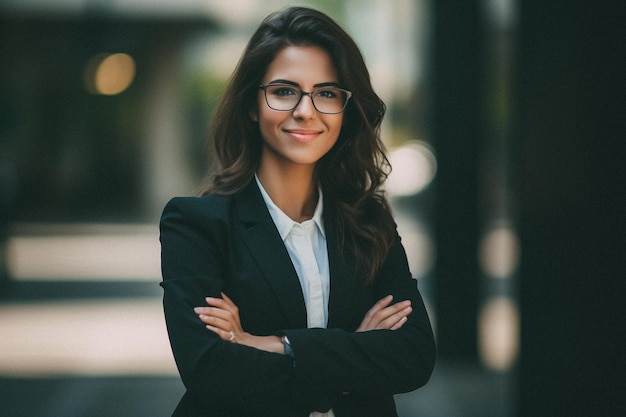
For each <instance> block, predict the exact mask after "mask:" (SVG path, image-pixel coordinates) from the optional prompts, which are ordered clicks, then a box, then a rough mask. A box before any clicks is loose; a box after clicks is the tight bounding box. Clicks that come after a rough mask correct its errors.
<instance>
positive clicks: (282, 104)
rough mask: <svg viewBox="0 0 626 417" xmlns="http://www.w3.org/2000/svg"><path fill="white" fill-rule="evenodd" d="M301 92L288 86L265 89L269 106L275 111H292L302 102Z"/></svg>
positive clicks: (270, 86) (271, 86)
mask: <svg viewBox="0 0 626 417" xmlns="http://www.w3.org/2000/svg"><path fill="white" fill-rule="evenodd" d="M300 95H301V92H300V90H299V89H298V88H296V87H291V86H287V85H268V86H267V87H266V89H265V98H266V100H267V105H268V106H270V107H271V108H272V109H274V110H282V111H286V110H292V109H293V108H294V107H296V105H297V104H298V101H299V100H300Z"/></svg>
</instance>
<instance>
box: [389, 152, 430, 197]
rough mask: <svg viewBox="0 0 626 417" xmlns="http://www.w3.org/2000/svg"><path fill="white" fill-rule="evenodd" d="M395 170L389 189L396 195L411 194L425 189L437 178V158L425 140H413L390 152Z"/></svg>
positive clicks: (390, 179) (392, 173)
mask: <svg viewBox="0 0 626 417" xmlns="http://www.w3.org/2000/svg"><path fill="white" fill-rule="evenodd" d="M389 161H390V162H391V166H392V167H393V170H392V171H391V174H390V175H389V178H388V179H387V189H388V190H389V192H390V193H391V195H394V196H411V195H415V194H418V193H420V192H421V191H423V190H424V189H425V188H426V187H428V185H429V184H430V183H431V182H432V180H433V179H434V178H435V174H436V173H437V160H436V158H435V154H434V153H433V151H432V150H431V148H430V147H429V146H428V145H427V144H426V143H424V142H420V141H411V142H409V143H407V144H406V145H404V146H402V147H399V148H397V149H394V150H392V151H391V152H390V154H389Z"/></svg>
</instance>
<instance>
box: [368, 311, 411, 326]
mask: <svg viewBox="0 0 626 417" xmlns="http://www.w3.org/2000/svg"><path fill="white" fill-rule="evenodd" d="M412 311H413V309H412V308H411V306H408V307H406V308H404V309H402V310H400V311H397V312H396V313H394V314H392V315H390V316H388V317H387V318H385V319H384V320H381V321H380V322H379V323H378V325H377V326H376V327H377V328H379V329H394V327H396V326H397V325H398V324H399V323H400V322H402V323H400V327H402V324H404V321H403V320H406V319H407V317H408V316H409V315H410V314H411V312H412ZM397 328H399V327H397Z"/></svg>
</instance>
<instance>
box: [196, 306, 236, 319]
mask: <svg viewBox="0 0 626 417" xmlns="http://www.w3.org/2000/svg"><path fill="white" fill-rule="evenodd" d="M193 311H194V312H195V313H196V314H197V315H204V316H211V317H219V318H221V319H223V320H228V321H231V320H233V313H232V312H231V311H229V310H224V309H222V308H217V307H195V308H194V309H193Z"/></svg>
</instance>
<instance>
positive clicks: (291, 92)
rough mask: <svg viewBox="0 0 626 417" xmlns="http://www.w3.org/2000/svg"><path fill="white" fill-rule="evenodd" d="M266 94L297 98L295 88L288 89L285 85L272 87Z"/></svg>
mask: <svg viewBox="0 0 626 417" xmlns="http://www.w3.org/2000/svg"><path fill="white" fill-rule="evenodd" d="M267 91H268V93H270V94H271V95H274V96H278V97H290V96H297V95H298V94H299V93H298V89H297V88H295V87H289V86H286V85H273V86H271V87H269V88H268V89H267Z"/></svg>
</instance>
